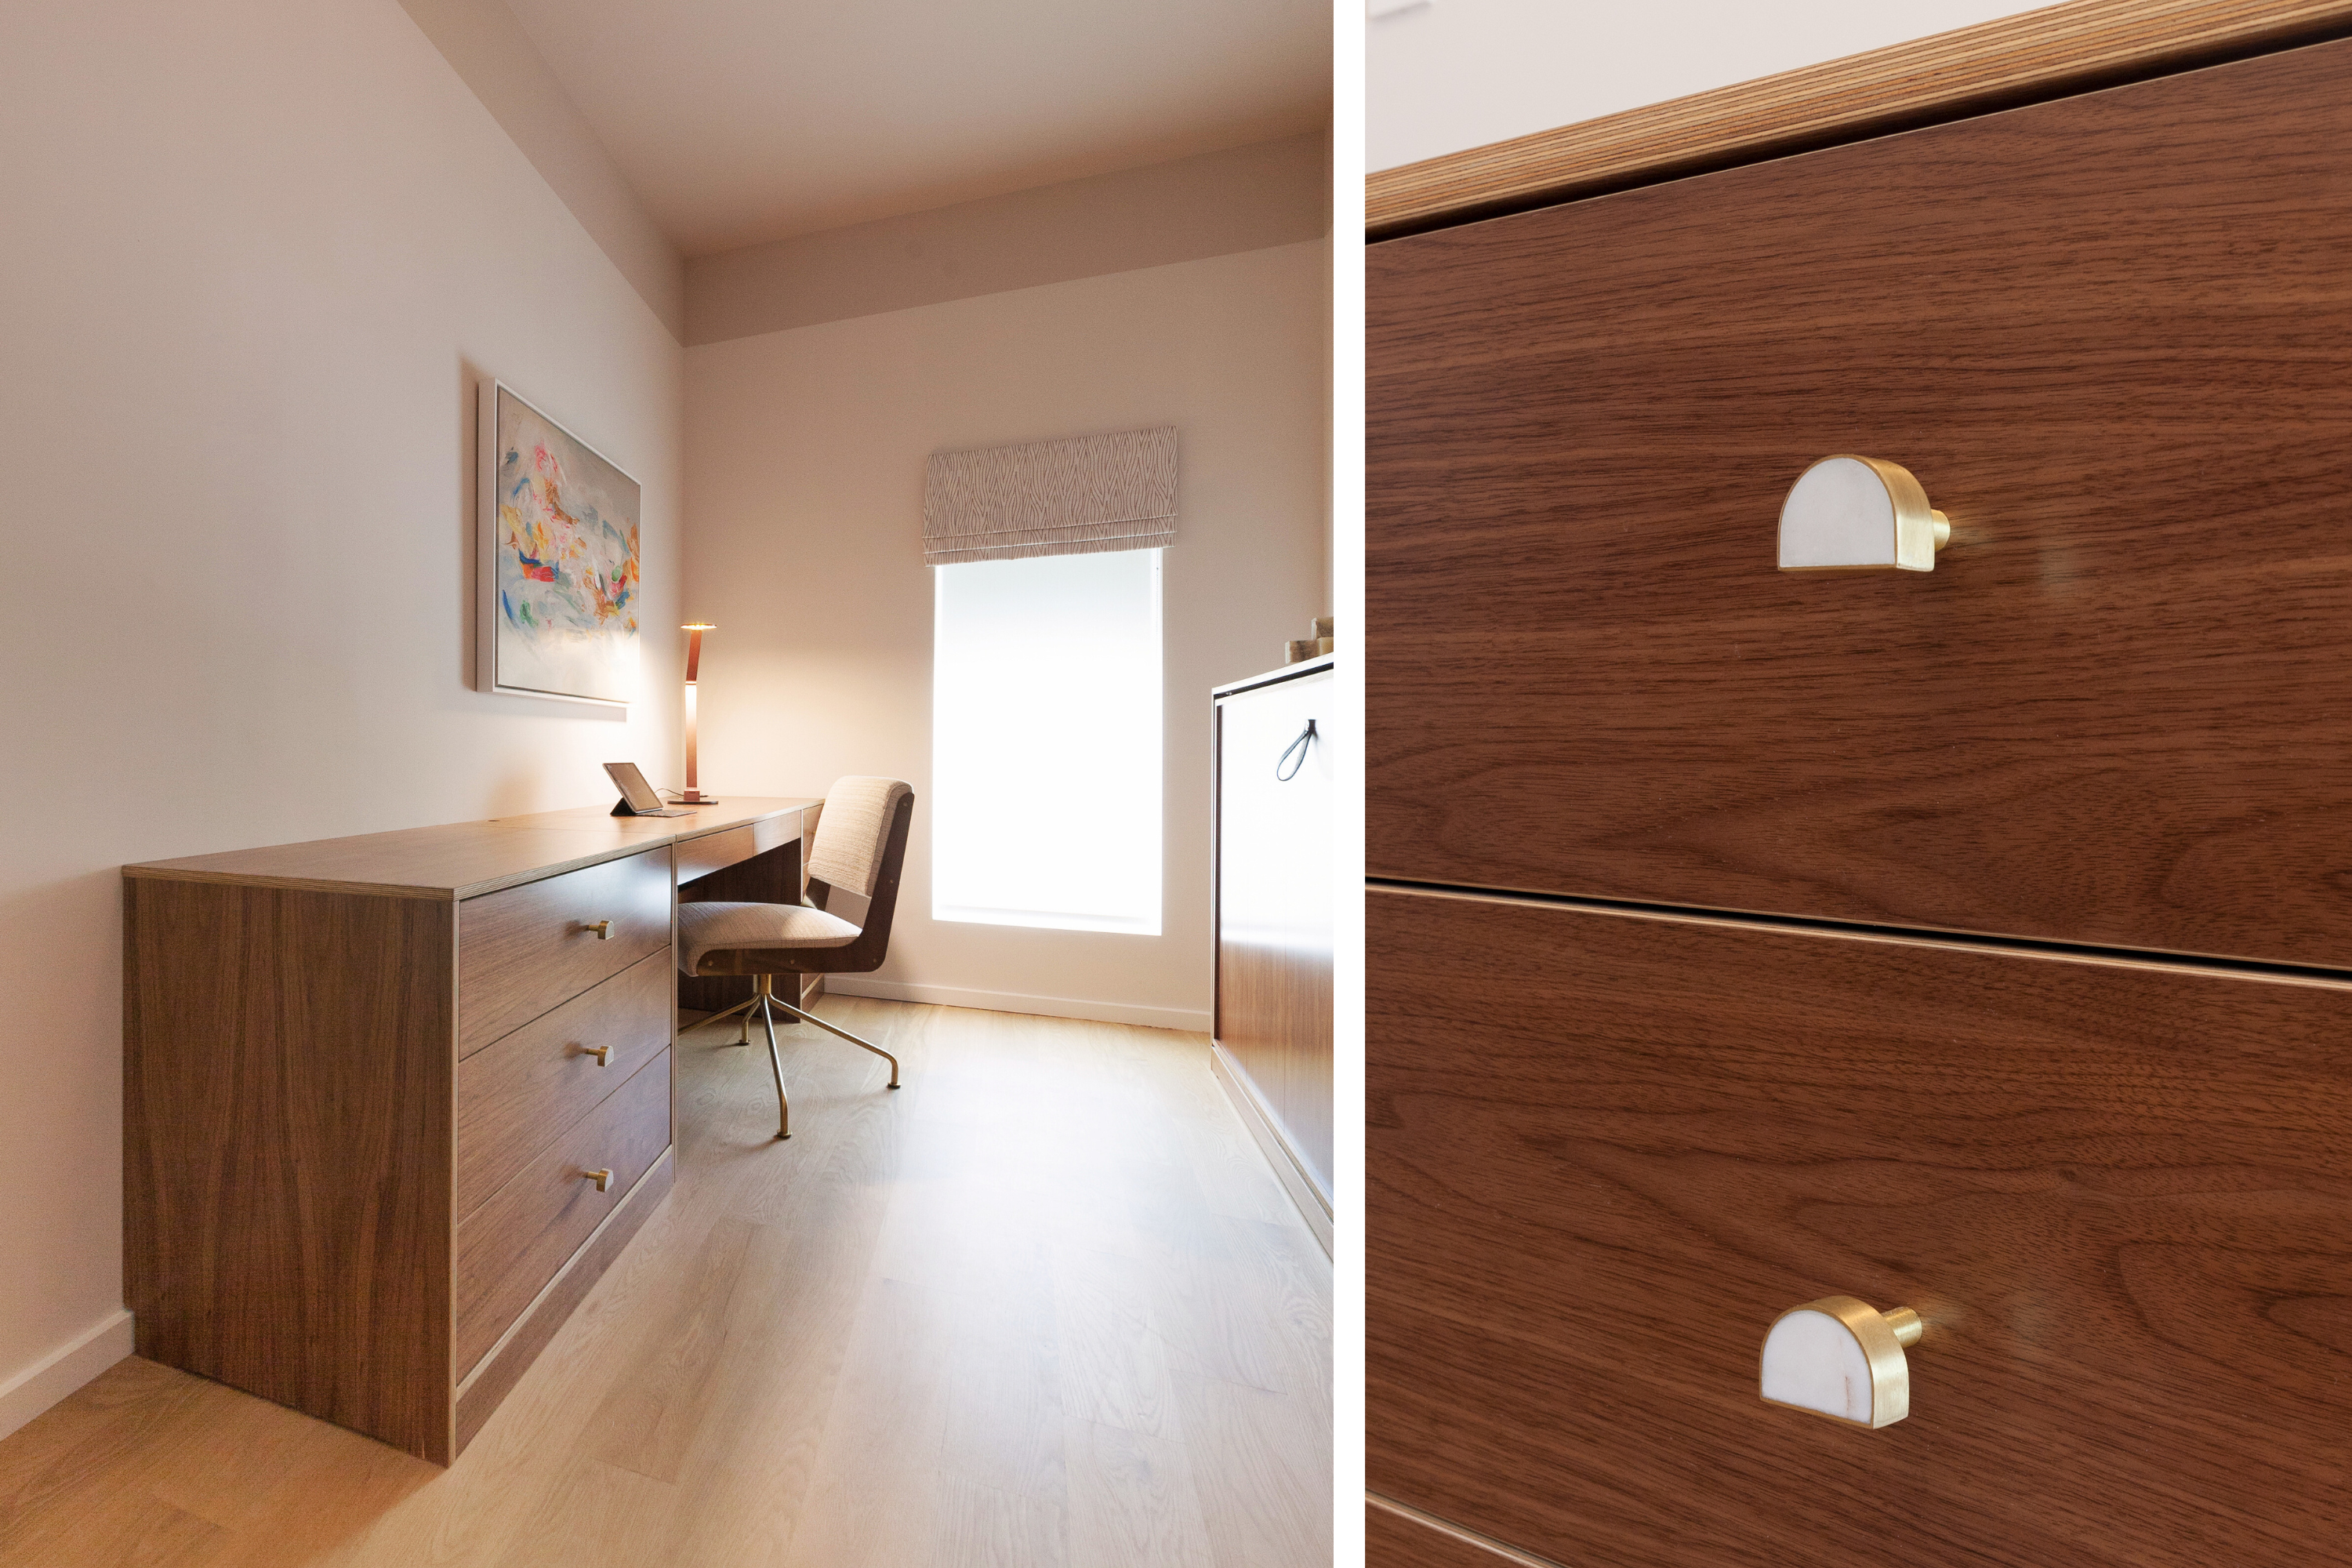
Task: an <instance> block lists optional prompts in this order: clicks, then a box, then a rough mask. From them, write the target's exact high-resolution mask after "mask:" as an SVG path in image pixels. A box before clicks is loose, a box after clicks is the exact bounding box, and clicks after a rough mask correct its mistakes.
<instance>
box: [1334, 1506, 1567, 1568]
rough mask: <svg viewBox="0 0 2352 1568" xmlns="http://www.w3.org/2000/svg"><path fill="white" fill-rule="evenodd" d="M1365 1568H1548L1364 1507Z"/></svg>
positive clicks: (1433, 1525) (1459, 1534) (1423, 1521)
mask: <svg viewBox="0 0 2352 1568" xmlns="http://www.w3.org/2000/svg"><path fill="white" fill-rule="evenodd" d="M1364 1568H1553V1565H1552V1564H1550V1563H1546V1562H1544V1560H1543V1559H1541V1558H1539V1557H1531V1556H1529V1555H1528V1554H1527V1553H1526V1552H1519V1551H1516V1550H1514V1549H1513V1548H1510V1547H1507V1546H1504V1545H1503V1544H1502V1543H1501V1542H1486V1541H1483V1540H1481V1539H1479V1538H1478V1537H1477V1536H1476V1535H1475V1533H1474V1532H1471V1531H1463V1530H1460V1529H1458V1528H1449V1527H1448V1526H1446V1525H1444V1524H1443V1523H1441V1522H1440V1521H1435V1520H1432V1519H1428V1518H1426V1517H1423V1516H1420V1515H1417V1514H1412V1513H1407V1512H1404V1511H1402V1510H1400V1509H1398V1508H1394V1507H1383V1506H1381V1504H1380V1503H1378V1502H1368V1503H1366V1504H1365V1505H1364Z"/></svg>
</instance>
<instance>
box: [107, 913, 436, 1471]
mask: <svg viewBox="0 0 2352 1568" xmlns="http://www.w3.org/2000/svg"><path fill="white" fill-rule="evenodd" d="M123 909H124V930H125V954H124V975H123V1007H124V1020H123V1045H124V1059H123V1143H124V1147H123V1254H124V1286H123V1289H124V1296H125V1300H126V1301H127V1303H128V1304H129V1306H130V1307H131V1310H132V1311H133V1312H134V1313H136V1314H137V1321H138V1329H137V1334H138V1347H139V1353H140V1354H142V1355H144V1356H149V1357H152V1358H153V1359H155V1360H158V1361H163V1362H168V1363H171V1364H173V1365H174V1366H179V1367H184V1368H186V1369H187V1370H189V1371H191V1372H195V1373H203V1374H204V1375H205V1376H206V1377H211V1378H215V1379H218V1380H219V1381H221V1382H223V1383H226V1384H234V1385H235V1386H236V1387H238V1388H242V1389H246V1390H248V1391H249V1392H251V1393H254V1394H260V1395H262V1396H263V1397H264V1398H268V1399H273V1400H276V1401H277V1402H278V1403H279V1404H281V1405H292V1406H294V1407H295V1408H296V1409H298V1410H304V1411H308V1412H310V1414H312V1415H318V1416H320V1417H323V1418H324V1419H326V1420H329V1421H333V1422H337V1423H340V1424H341V1425H342V1426H350V1427H352V1428H355V1429H356V1430H358V1431H362V1432H365V1433H367V1434H369V1435H370V1436H374V1437H378V1438H381V1439H383V1441H384V1442H386V1443H390V1444H392V1445H393V1446H394V1447H400V1448H404V1449H406V1450H407V1451H408V1452H410V1453H412V1454H415V1455H418V1456H420V1457H421V1458H427V1459H431V1460H434V1461H436V1462H437V1463H443V1464H446V1463H447V1462H448V1460H449V1458H450V1453H451V1449H450V1426H449V1421H450V1415H449V1384H450V1359H449V1357H450V1349H449V1279H450V1273H449V1269H450V1235H449V1197H450V1129H449V1117H448V1106H449V1100H450V1094H451V1086H450V1072H451V1068H452V1053H451V1039H452V1033H453V1022H452V1018H451V1009H452V979H451V974H452V966H453V958H454V954H453V942H454V935H453V932H452V931H451V914H452V910H451V907H450V906H449V905H448V904H446V903H436V902H428V901H425V900H415V899H401V898H360V897H354V896H351V895H347V894H334V893H313V892H299V891H289V890H285V889H256V888H231V887H221V886H216V885H212V884H205V883H196V882H179V881H149V880H142V879H126V880H125V881H124V884H123Z"/></svg>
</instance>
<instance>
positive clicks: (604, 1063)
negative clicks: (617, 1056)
mask: <svg viewBox="0 0 2352 1568" xmlns="http://www.w3.org/2000/svg"><path fill="white" fill-rule="evenodd" d="M580 1054H581V1055H582V1056H583V1057H594V1058H596V1065H597V1066H598V1067H600V1068H608V1067H611V1066H612V1065H613V1047H610V1046H583V1047H580Z"/></svg>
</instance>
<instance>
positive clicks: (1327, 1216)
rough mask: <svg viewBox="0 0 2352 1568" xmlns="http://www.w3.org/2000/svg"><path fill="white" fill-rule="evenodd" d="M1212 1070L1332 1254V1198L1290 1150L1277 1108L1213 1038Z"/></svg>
mask: <svg viewBox="0 0 2352 1568" xmlns="http://www.w3.org/2000/svg"><path fill="white" fill-rule="evenodd" d="M1209 1070H1210V1071H1211V1072H1212V1073H1213V1074H1214V1075H1215V1077H1216V1079H1217V1083H1218V1085H1219V1087H1221V1088H1223V1089H1224V1091H1225V1098H1226V1099H1227V1100H1232V1101H1233V1102H1234V1110H1237V1111H1239V1112H1241V1118H1242V1124H1243V1125H1244V1126H1245V1127H1247V1128H1248V1129H1249V1130H1250V1136H1251V1137H1253V1138H1255V1139H1256V1140H1257V1147H1258V1152H1259V1153H1261V1154H1264V1155H1265V1163H1267V1164H1269V1165H1271V1166H1273V1167H1274V1174H1275V1179H1276V1180H1277V1181H1279V1182H1280V1183H1281V1184H1282V1190H1283V1191H1284V1192H1286V1193H1287V1194H1290V1201H1291V1203H1292V1204H1293V1205H1296V1206H1297V1210H1298V1217H1299V1218H1301V1219H1303V1220H1305V1221H1306V1222H1307V1229H1309V1230H1311V1231H1313V1232H1314V1233H1315V1239H1316V1240H1318V1241H1319V1242H1321V1243H1322V1244H1323V1256H1324V1257H1326V1258H1329V1257H1331V1256H1332V1252H1331V1247H1332V1241H1331V1218H1332V1215H1331V1204H1330V1200H1329V1199H1328V1198H1326V1197H1325V1196H1324V1195H1323V1192H1322V1189H1321V1188H1319V1187H1318V1186H1317V1185H1316V1184H1315V1182H1314V1179H1313V1178H1312V1177H1310V1176H1308V1175H1307V1167H1306V1166H1305V1165H1304V1164H1302V1163H1300V1162H1299V1159H1298V1156H1297V1154H1294V1153H1292V1152H1291V1149H1290V1140H1289V1139H1287V1138H1285V1137H1284V1136H1283V1135H1282V1128H1281V1126H1280V1124H1279V1123H1278V1122H1276V1120H1275V1116H1274V1112H1273V1111H1272V1110H1268V1109H1267V1108H1266V1105H1265V1101H1264V1100H1260V1099H1259V1098H1258V1092H1257V1086H1256V1085H1255V1084H1253V1083H1251V1082H1250V1081H1249V1074H1248V1072H1247V1071H1245V1070H1244V1068H1242V1066H1241V1064H1240V1063H1238V1062H1236V1061H1234V1058H1233V1056H1232V1054H1231V1053H1230V1052H1228V1051H1227V1050H1226V1049H1225V1047H1223V1045H1221V1044H1219V1043H1218V1042H1216V1041H1214V1040H1212V1041H1210V1042H1209Z"/></svg>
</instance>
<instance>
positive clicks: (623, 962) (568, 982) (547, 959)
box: [457, 848, 670, 1057]
mask: <svg viewBox="0 0 2352 1568" xmlns="http://www.w3.org/2000/svg"><path fill="white" fill-rule="evenodd" d="M608 920H609V921H612V922H613V927H612V934H611V935H610V936H607V937H598V936H597V935H596V934H595V933H594V931H592V930H591V929H590V928H591V927H593V925H595V924H596V923H597V922H598V921H608ZM669 944H670V866H669V851H668V850H667V848H660V849H650V850H646V851H645V852H643V853H640V854H636V855H632V856H629V857H628V858H625V859H620V860H612V861H607V862H605V863H604V864H602V865H598V866H592V867H589V868H587V869H585V870H581V871H567V872H565V873H564V874H563V875H562V876H560V877H548V878H544V879H541V880H539V881H536V882H530V883H526V884H524V885H523V886H521V887H519V888H509V889H506V890H504V891H502V892H497V893H490V894H488V895H486V896H484V897H482V898H478V899H468V900H466V901H465V902H464V903H463V904H461V905H459V906H458V914H457V987H458V994H459V1003H458V1008H457V1054H458V1055H459V1056H460V1057H466V1056H471V1055H472V1054H473V1053H474V1052H476V1051H478V1050H480V1049H481V1048H482V1047H484V1046H487V1045H488V1044H489V1043H490V1042H491V1041H492V1040H495V1039H497V1038H498V1037H500V1036H501V1035H504V1034H505V1033H507V1032H508V1031H509V1029H513V1028H515V1027H517V1026H520V1025H522V1024H525V1023H528V1022H530V1020H531V1019H533V1018H536V1017H538V1016H540V1015H541V1014H542V1013H544V1012H546V1011H547V1010H548V1009H549V1008H551V1007H553V1006H555V1005H557V1004H558V1003H561V1002H563V1001H566V1000H568V999H569V998H571V997H573V996H576V995H578V994H580V993H581V992H583V991H585V990H586V989H587V988H588V987H590V986H591V985H593V984H596V983H597V982H598V981H600V980H603V979H605V978H606V977H607V976H610V975H614V974H617V973H620V972H621V971H622V970H624V969H626V968H627V967H629V965H631V964H633V963H636V962H637V960H639V959H641V958H643V957H645V956H646V954H647V953H650V952H659V951H663V950H666V949H667V948H668V946H669Z"/></svg>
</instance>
